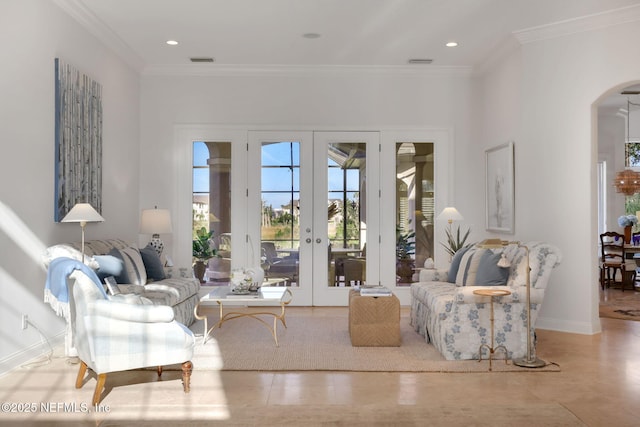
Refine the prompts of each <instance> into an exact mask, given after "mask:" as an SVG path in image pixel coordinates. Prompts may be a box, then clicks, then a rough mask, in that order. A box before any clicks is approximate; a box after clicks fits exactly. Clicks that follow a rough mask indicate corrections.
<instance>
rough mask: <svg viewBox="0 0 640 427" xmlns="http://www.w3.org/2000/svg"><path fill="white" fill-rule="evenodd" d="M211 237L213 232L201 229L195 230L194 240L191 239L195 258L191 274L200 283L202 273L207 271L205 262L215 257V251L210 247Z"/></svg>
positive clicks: (202, 277) (202, 276)
mask: <svg viewBox="0 0 640 427" xmlns="http://www.w3.org/2000/svg"><path fill="white" fill-rule="evenodd" d="M212 235H213V230H211V231H207V229H206V228H204V227H202V228H200V229H199V230H196V238H195V239H193V245H192V246H193V257H194V258H195V262H194V264H193V273H194V274H195V276H196V278H197V279H198V280H200V282H202V281H203V279H204V273H205V270H206V269H207V265H206V262H207V261H208V260H209V259H211V258H213V257H215V256H217V255H216V253H217V252H216V250H215V249H214V248H212V247H211V236H212Z"/></svg>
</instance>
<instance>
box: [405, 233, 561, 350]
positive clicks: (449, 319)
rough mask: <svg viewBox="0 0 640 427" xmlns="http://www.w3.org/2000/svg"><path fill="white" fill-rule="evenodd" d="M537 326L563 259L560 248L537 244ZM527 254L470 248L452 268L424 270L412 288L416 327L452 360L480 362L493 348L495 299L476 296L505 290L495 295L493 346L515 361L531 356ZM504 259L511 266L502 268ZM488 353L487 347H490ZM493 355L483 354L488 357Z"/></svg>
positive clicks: (533, 248) (532, 249) (533, 261)
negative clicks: (500, 263) (502, 348)
mask: <svg viewBox="0 0 640 427" xmlns="http://www.w3.org/2000/svg"><path fill="white" fill-rule="evenodd" d="M524 246H526V247H528V248H529V262H530V269H531V270H530V271H531V276H530V277H531V327H532V329H534V330H535V322H536V319H537V316H538V313H539V312H540V308H541V307H542V303H543V301H544V294H545V290H546V287H547V284H548V282H549V277H550V275H551V271H552V270H553V268H554V267H556V266H557V265H558V264H559V263H560V262H561V260H562V254H561V253H560V251H559V249H558V248H556V247H554V246H552V245H550V244H546V243H540V242H531V243H527V244H525V245H524ZM526 252H527V249H526V248H524V247H522V246H520V247H519V246H516V245H511V246H507V247H505V248H504V249H497V250H495V249H494V250H492V249H480V248H468V249H465V250H464V251H459V252H458V253H456V255H455V256H454V257H453V260H452V262H451V266H450V269H449V270H442V269H423V270H421V271H420V278H419V282H416V283H413V284H412V285H411V324H412V326H413V327H414V329H415V331H416V332H418V333H419V334H420V335H422V336H424V337H425V340H426V341H427V342H431V343H433V345H434V346H435V347H436V349H438V351H439V352H440V353H441V354H442V355H443V356H444V357H445V358H446V359H447V360H458V359H477V358H478V357H479V349H480V345H481V344H487V345H489V346H492V343H491V323H490V310H491V308H490V301H489V297H483V296H478V295H475V294H474V293H473V291H474V290H475V289H479V286H478V285H479V284H480V285H481V286H482V287H483V288H496V289H504V290H508V291H510V292H511V294H510V295H507V296H502V297H494V319H495V320H494V322H495V323H494V334H495V335H494V340H495V343H493V344H494V345H493V347H497V346H499V345H504V346H505V347H506V348H507V351H508V357H509V358H519V357H524V356H525V355H526V353H527V306H526V301H527V286H526V280H527V278H526ZM502 256H504V257H506V259H507V260H508V261H509V263H510V266H509V267H504V268H503V267H499V266H497V262H498V261H499V260H500V258H501V257H502ZM484 348H485V349H486V347H484ZM486 357H488V355H487V354H486V350H483V358H486Z"/></svg>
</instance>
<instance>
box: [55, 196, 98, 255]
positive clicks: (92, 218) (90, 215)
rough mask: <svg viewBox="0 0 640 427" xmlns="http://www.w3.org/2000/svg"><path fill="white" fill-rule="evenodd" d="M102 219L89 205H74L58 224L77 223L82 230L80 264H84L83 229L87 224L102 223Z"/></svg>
mask: <svg viewBox="0 0 640 427" xmlns="http://www.w3.org/2000/svg"><path fill="white" fill-rule="evenodd" d="M103 221H104V218H103V217H102V216H101V215H100V214H99V213H98V212H97V211H96V210H95V209H94V208H93V206H91V205H90V204H89V203H76V204H75V206H74V207H73V208H72V209H71V210H70V211H69V213H67V214H66V215H65V217H64V218H62V221H60V222H79V223H80V227H81V228H82V262H83V263H84V227H85V226H86V225H87V223H88V222H103Z"/></svg>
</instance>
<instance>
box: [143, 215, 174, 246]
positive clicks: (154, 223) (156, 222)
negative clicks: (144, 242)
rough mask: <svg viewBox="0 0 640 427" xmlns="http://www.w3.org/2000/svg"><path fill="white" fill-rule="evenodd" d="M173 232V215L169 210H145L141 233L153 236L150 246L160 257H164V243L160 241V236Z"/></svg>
mask: <svg viewBox="0 0 640 427" xmlns="http://www.w3.org/2000/svg"><path fill="white" fill-rule="evenodd" d="M171 232H172V228H171V214H169V210H168V209H158V207H157V206H156V207H155V208H154V209H143V210H142V215H141V217H140V233H142V234H151V241H150V242H149V245H150V246H151V247H152V248H153V249H155V250H156V252H157V253H158V256H160V255H162V251H163V250H164V242H163V241H162V240H160V234H168V233H171Z"/></svg>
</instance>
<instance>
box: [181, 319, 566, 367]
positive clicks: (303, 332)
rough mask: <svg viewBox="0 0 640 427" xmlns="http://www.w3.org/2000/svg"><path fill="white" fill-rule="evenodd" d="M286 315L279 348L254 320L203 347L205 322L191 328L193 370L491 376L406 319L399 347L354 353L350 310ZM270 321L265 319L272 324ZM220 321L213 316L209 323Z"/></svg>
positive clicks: (220, 332)
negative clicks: (447, 353)
mask: <svg viewBox="0 0 640 427" xmlns="http://www.w3.org/2000/svg"><path fill="white" fill-rule="evenodd" d="M322 313H323V314H321V315H314V314H313V309H310V308H298V307H290V308H288V309H287V316H286V320H287V328H284V327H283V326H282V324H280V323H278V342H279V344H280V346H279V347H276V345H275V342H274V339H273V337H272V336H271V332H270V331H269V330H268V329H267V328H266V327H265V326H264V325H262V324H260V323H259V322H258V321H256V320H255V319H252V318H239V319H234V320H231V321H228V322H225V323H224V325H223V326H222V328H220V329H215V330H214V332H213V337H214V339H209V340H208V341H207V343H206V344H204V345H203V344H202V330H203V322H202V321H199V322H196V323H195V324H194V325H192V327H191V329H192V330H193V331H194V332H195V334H196V336H197V345H196V351H195V355H194V358H193V364H194V369H195V370H209V369H220V368H222V369H223V370H227V371H245V370H248V371H369V372H487V371H488V370H489V362H488V361H487V360H483V361H482V362H478V361H477V360H465V361H448V360H445V359H444V358H443V357H442V356H441V355H440V353H439V352H438V351H437V350H436V349H435V347H433V346H432V345H431V344H428V343H426V342H425V340H424V338H423V337H422V336H420V335H419V334H418V333H416V332H415V331H414V330H413V329H412V327H411V326H410V325H409V317H408V314H403V316H402V317H401V321H400V325H401V326H400V329H401V336H402V345H401V346H400V347H352V346H351V341H350V338H349V331H348V318H347V310H346V308H335V309H327V308H323V309H322ZM271 319H272V318H271V317H265V320H266V321H267V322H268V323H271V322H272V320H271ZM213 320H217V315H213V317H212V318H211V319H210V322H211V321H213ZM493 371H495V372H534V371H535V372H558V371H560V368H559V367H558V366H556V365H548V366H546V367H544V368H540V369H535V370H534V369H527V368H520V367H517V366H514V365H513V364H512V363H511V362H510V361H509V364H505V362H504V360H496V361H494V363H493Z"/></svg>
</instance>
